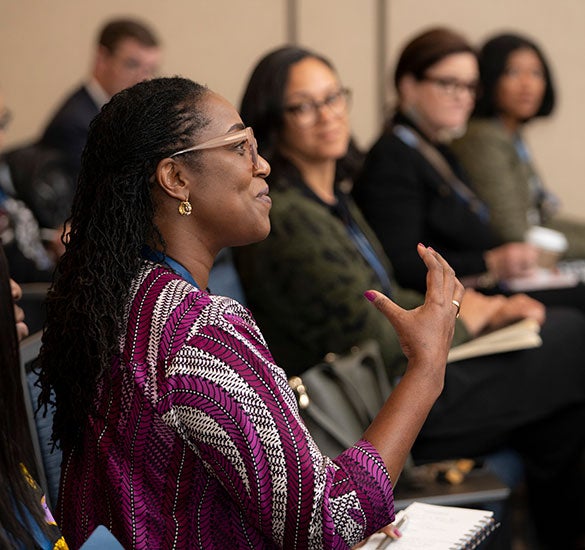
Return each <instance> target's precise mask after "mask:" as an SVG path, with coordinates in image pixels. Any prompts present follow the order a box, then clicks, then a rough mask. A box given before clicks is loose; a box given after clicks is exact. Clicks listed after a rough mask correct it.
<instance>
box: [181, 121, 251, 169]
mask: <svg viewBox="0 0 585 550" xmlns="http://www.w3.org/2000/svg"><path fill="white" fill-rule="evenodd" d="M238 141H239V142H244V141H247V142H248V146H249V148H250V158H251V159H252V165H253V166H254V169H255V170H258V168H259V160H258V156H259V155H258V143H257V142H256V138H255V137H254V130H252V128H251V127H250V126H248V127H247V128H244V129H243V130H239V131H237V132H231V133H229V134H225V135H224V136H219V137H216V138H213V139H210V140H208V141H205V142H203V143H200V144H199V145H194V146H193V147H189V148H188V149H182V150H181V151H177V152H176V153H173V154H172V155H170V158H173V157H176V156H179V155H183V154H185V153H190V152H191V151H201V150H203V149H215V148H216V147H224V146H225V145H230V144H231V143H237V142H238Z"/></svg>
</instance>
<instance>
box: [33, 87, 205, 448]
mask: <svg viewBox="0 0 585 550" xmlns="http://www.w3.org/2000/svg"><path fill="white" fill-rule="evenodd" d="M207 92H208V90H207V88H205V87H204V86H201V85H199V84H196V83H194V82H192V81H190V80H187V79H183V78H178V77H175V78H159V79H154V80H150V81H146V82H142V83H140V84H137V85H135V86H133V87H132V88H129V89H127V90H124V91H122V92H120V93H119V94H116V95H115V96H114V97H113V98H112V99H111V101H110V102H109V103H108V104H107V105H105V106H104V108H103V109H102V111H101V113H100V114H99V115H98V116H97V117H96V118H95V119H94V121H93V122H92V124H91V126H90V130H89V136H88V140H87V144H86V147H85V150H84V153H83V156H82V166H81V172H80V175H79V181H78V186H77V190H76V194H75V197H74V201H73V206H72V211H71V217H70V220H69V221H70V232H69V238H68V243H67V245H66V250H65V253H64V254H63V256H62V257H61V259H60V261H59V264H58V266H57V270H56V275H55V282H54V284H53V286H52V287H51V289H50V291H49V294H48V297H47V319H48V321H47V324H46V327H45V332H44V335H43V346H42V349H41V353H40V368H41V372H40V380H41V384H42V392H41V396H40V403H41V404H42V405H45V406H46V405H48V404H49V403H52V402H53V398H52V396H51V390H54V392H55V397H54V404H55V406H56V411H55V417H54V422H53V441H54V442H55V443H60V444H61V445H63V444H65V445H70V444H73V443H74V442H75V441H76V440H78V438H79V437H80V436H81V433H82V428H83V423H84V422H85V418H86V417H87V416H88V415H91V414H93V413H95V405H94V402H95V391H96V385H97V383H98V381H102V380H103V381H104V382H106V383H107V382H108V381H109V380H110V378H109V376H110V367H111V364H112V360H113V358H114V357H115V356H116V355H118V354H119V340H120V331H121V328H122V327H121V323H122V321H123V316H124V310H125V304H126V300H127V297H128V293H129V288H130V285H131V282H132V280H133V278H134V277H135V275H136V274H137V272H138V270H139V268H140V265H141V248H142V247H143V245H144V244H145V243H149V244H151V245H154V246H156V247H159V246H160V247H161V248H162V249H163V250H164V248H165V243H164V240H163V237H162V235H161V234H160V232H159V230H158V228H157V227H156V225H155V223H154V214H155V208H156V204H154V203H153V198H152V195H151V187H152V186H153V185H155V183H154V177H153V176H154V174H155V170H156V167H157V165H158V163H159V161H160V160H162V159H163V158H165V157H168V156H169V155H170V154H172V153H173V152H174V151H176V150H179V149H181V148H185V147H187V146H189V145H191V144H192V143H193V141H194V140H195V139H196V137H195V136H196V135H197V132H198V131H200V130H201V128H203V127H204V126H206V125H207V124H208V123H209V120H208V119H207V118H206V116H205V115H204V113H203V112H202V109H201V103H202V98H203V97H204V96H205V94H206V93H207ZM197 160H198V155H195V156H193V155H189V159H188V162H190V163H191V164H192V165H193V167H196V165H197Z"/></svg>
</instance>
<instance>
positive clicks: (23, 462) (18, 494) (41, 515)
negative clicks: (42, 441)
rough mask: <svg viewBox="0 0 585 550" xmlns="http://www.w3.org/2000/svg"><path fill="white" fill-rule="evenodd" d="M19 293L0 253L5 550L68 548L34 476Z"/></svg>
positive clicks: (0, 515)
mask: <svg viewBox="0 0 585 550" xmlns="http://www.w3.org/2000/svg"><path fill="white" fill-rule="evenodd" d="M19 297H20V288H19V286H18V285H17V284H16V283H14V281H12V280H11V279H10V276H9V274H8V264H7V262H6V257H5V255H4V251H3V250H2V248H0V370H1V372H2V384H0V410H1V411H2V414H0V434H1V435H2V444H1V445H0V480H1V482H0V548H17V549H18V548H22V549H30V548H42V549H53V548H55V549H66V548H67V545H66V544H65V542H64V540H63V538H62V537H61V534H60V532H59V529H58V528H57V525H56V524H55V521H54V520H53V518H52V516H51V513H50V512H49V509H48V508H47V506H46V503H45V498H44V496H43V495H42V494H41V492H40V490H39V489H38V487H37V486H36V484H35V482H34V481H33V479H32V477H31V476H30V474H29V473H28V470H27V469H30V472H31V473H32V474H33V475H34V474H35V471H34V453H33V449H32V442H31V439H30V431H29V426H28V422H27V418H28V415H27V413H26V408H25V404H24V394H23V386H22V379H21V376H20V358H19V352H18V340H19V339H20V338H24V337H25V336H26V335H27V334H28V330H27V327H26V325H25V324H24V315H23V313H22V310H21V309H20V308H19V307H18V306H16V305H13V300H18V299H19Z"/></svg>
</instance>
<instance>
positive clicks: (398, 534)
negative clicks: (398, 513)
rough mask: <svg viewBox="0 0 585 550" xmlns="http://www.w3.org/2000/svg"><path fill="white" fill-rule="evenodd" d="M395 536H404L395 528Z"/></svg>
mask: <svg viewBox="0 0 585 550" xmlns="http://www.w3.org/2000/svg"><path fill="white" fill-rule="evenodd" d="M394 534H395V535H396V536H397V537H401V536H402V533H401V532H400V531H399V530H398V529H396V528H394Z"/></svg>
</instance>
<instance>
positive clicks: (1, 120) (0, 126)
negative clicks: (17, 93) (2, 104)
mask: <svg viewBox="0 0 585 550" xmlns="http://www.w3.org/2000/svg"><path fill="white" fill-rule="evenodd" d="M11 121H12V112H11V111H10V110H8V109H4V111H3V112H2V114H0V131H4V130H6V128H8V126H9V125H10V122H11Z"/></svg>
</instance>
